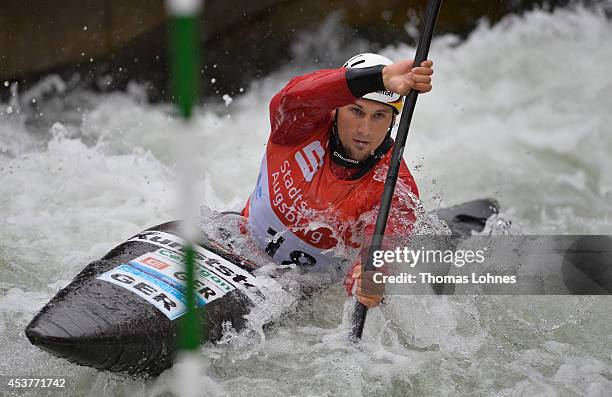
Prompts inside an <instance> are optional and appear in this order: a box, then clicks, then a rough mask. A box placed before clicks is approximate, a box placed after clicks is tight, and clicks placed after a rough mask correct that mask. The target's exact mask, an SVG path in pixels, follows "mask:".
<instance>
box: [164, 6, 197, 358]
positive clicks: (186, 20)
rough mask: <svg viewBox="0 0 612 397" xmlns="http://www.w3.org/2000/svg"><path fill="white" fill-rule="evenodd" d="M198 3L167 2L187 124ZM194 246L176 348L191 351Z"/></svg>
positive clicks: (176, 81) (189, 250)
mask: <svg viewBox="0 0 612 397" xmlns="http://www.w3.org/2000/svg"><path fill="white" fill-rule="evenodd" d="M201 5H202V2H201V1H200V0H168V1H167V7H168V11H169V13H170V17H171V29H170V49H171V56H170V61H171V71H170V74H171V77H172V88H173V90H172V92H173V95H174V102H175V103H176V105H177V107H178V110H179V112H180V115H181V117H182V118H183V120H184V121H185V122H186V123H187V122H188V121H189V120H190V118H191V115H192V113H193V107H194V105H195V103H196V101H197V99H198V94H199V86H200V79H199V76H200V74H199V71H200V51H199V34H198V14H199V11H200V8H201ZM192 244H193V242H192V241H191V240H190V239H187V246H186V247H185V267H186V273H187V275H186V284H187V296H186V301H187V312H186V313H185V315H183V316H182V317H181V320H180V328H179V339H178V343H179V347H180V348H181V349H183V350H188V351H194V350H197V349H198V346H199V345H200V335H201V334H200V332H201V329H200V319H199V316H198V312H197V308H196V297H195V275H194V274H195V272H194V266H195V264H194V249H193V245H192Z"/></svg>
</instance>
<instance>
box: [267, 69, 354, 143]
mask: <svg viewBox="0 0 612 397" xmlns="http://www.w3.org/2000/svg"><path fill="white" fill-rule="evenodd" d="M345 70H346V69H344V68H340V69H323V70H318V71H316V72H313V73H309V74H306V75H304V76H298V77H295V78H293V79H291V81H289V83H288V84H287V85H286V86H285V87H284V88H283V89H282V90H281V91H280V92H278V93H277V94H276V95H275V96H274V97H273V98H272V100H271V101H270V124H271V130H272V132H271V134H270V140H271V141H272V142H273V143H277V144H283V145H290V144H296V143H299V142H302V141H304V140H305V139H307V138H308V137H309V136H311V135H312V134H313V133H315V132H317V131H318V130H320V129H321V128H323V127H325V125H327V124H329V123H330V122H331V111H332V110H334V109H336V108H338V107H340V106H345V105H348V104H350V103H352V102H353V101H354V100H355V97H354V96H353V94H352V92H351V90H350V89H349V86H348V83H347V80H346V76H345V74H346V73H345Z"/></svg>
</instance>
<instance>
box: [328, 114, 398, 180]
mask: <svg viewBox="0 0 612 397" xmlns="http://www.w3.org/2000/svg"><path fill="white" fill-rule="evenodd" d="M394 121H395V120H393V121H392V122H391V125H390V126H389V130H388V131H387V135H386V136H385V139H384V140H383V141H382V143H381V144H380V145H379V146H378V147H377V148H376V150H374V153H372V154H370V156H368V158H367V159H365V160H355V159H352V158H350V157H349V155H348V154H347V153H346V151H345V150H344V147H343V146H342V142H340V137H339V135H338V109H336V116H335V118H334V124H333V125H332V131H331V134H329V148H330V154H331V159H332V161H333V162H334V163H336V164H338V165H341V166H343V167H347V168H359V169H360V170H359V171H358V172H357V173H356V174H354V175H353V176H352V177H351V179H359V178H361V177H362V176H363V175H365V174H366V173H367V172H368V171H370V170H371V169H372V168H373V167H374V166H375V165H376V164H378V162H379V161H380V159H381V158H383V156H384V155H385V154H387V152H388V151H389V149H391V147H392V146H393V139H392V138H391V129H392V128H393V122H394Z"/></svg>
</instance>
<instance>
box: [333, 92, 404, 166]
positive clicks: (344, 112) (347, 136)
mask: <svg viewBox="0 0 612 397" xmlns="http://www.w3.org/2000/svg"><path fill="white" fill-rule="evenodd" d="M337 112H338V137H339V138H340V143H342V147H343V148H344V150H345V151H346V153H347V154H348V155H349V157H350V158H352V159H353V160H365V159H367V158H368V156H369V155H371V154H373V153H374V150H376V148H378V147H379V146H380V144H381V143H382V142H383V140H384V139H385V135H387V131H388V130H389V127H390V126H391V123H392V122H393V108H392V107H391V106H389V105H385V104H383V103H380V102H375V101H370V100H367V99H357V100H356V101H355V102H354V103H352V104H350V105H347V106H343V107H341V108H339V109H338V110H337Z"/></svg>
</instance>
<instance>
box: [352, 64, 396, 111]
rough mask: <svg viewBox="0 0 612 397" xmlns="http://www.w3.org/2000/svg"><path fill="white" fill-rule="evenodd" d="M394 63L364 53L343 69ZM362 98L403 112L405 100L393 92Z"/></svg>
mask: <svg viewBox="0 0 612 397" xmlns="http://www.w3.org/2000/svg"><path fill="white" fill-rule="evenodd" d="M392 63H393V61H392V60H390V59H389V58H387V57H384V56H382V55H378V54H372V53H363V54H358V55H355V56H354V57H352V58H351V59H349V60H348V61H346V62H345V63H344V65H342V67H345V68H368V67H370V66H378V65H391V64H392ZM362 98H363V99H369V100H371V101H376V102H382V103H384V104H387V105H389V106H393V107H394V108H395V109H396V110H397V112H398V113H399V112H401V111H402V106H403V105H404V100H403V98H402V97H401V95H400V94H396V93H395V92H391V91H376V92H370V93H369V94H365V95H364V96H362Z"/></svg>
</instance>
